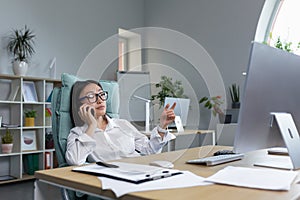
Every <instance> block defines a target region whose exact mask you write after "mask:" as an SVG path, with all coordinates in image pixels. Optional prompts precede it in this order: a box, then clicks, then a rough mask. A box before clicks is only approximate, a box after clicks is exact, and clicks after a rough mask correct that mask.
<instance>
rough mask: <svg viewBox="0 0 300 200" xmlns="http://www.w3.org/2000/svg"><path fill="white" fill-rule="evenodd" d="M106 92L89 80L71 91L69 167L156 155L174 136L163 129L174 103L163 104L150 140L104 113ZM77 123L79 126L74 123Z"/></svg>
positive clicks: (121, 120)
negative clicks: (71, 121)
mask: <svg viewBox="0 0 300 200" xmlns="http://www.w3.org/2000/svg"><path fill="white" fill-rule="evenodd" d="M108 95H109V94H108V93H107V92H106V91H103V89H102V86H101V85H100V84H99V83H98V82H96V81H92V80H88V81H78V82H76V83H75V84H74V86H73V88H72V112H73V119H74V121H75V122H76V123H75V126H76V127H74V128H73V129H72V130H71V131H70V134H69V136H68V142H67V152H66V160H67V162H68V164H70V165H81V164H83V163H85V162H86V161H88V162H97V161H108V160H116V159H121V158H126V157H133V156H140V155H148V154H154V153H160V152H161V150H162V148H163V146H164V145H165V144H166V143H167V142H168V141H169V140H171V139H172V138H174V137H175V136H174V135H173V134H171V133H169V132H168V131H167V130H166V128H167V126H168V125H169V124H170V123H171V122H173V121H174V119H175V114H174V108H175V106H176V104H175V103H174V104H173V105H172V106H171V107H170V105H167V106H166V107H165V108H164V110H163V112H162V114H161V117H160V124H159V125H158V126H157V127H155V128H154V129H153V130H152V132H151V136H150V139H148V137H147V136H145V135H144V134H142V133H140V132H139V131H138V130H137V129H136V128H135V127H134V126H133V125H132V124H130V123H129V122H128V121H127V120H124V119H113V118H110V117H109V116H108V115H107V114H106V100H107V97H108ZM78 122H79V123H78Z"/></svg>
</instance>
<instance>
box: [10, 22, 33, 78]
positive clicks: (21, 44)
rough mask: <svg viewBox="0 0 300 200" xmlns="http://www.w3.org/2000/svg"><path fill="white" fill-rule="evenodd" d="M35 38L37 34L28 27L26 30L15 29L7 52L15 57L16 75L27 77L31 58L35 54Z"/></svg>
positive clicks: (14, 69) (14, 68) (14, 67)
mask: <svg viewBox="0 0 300 200" xmlns="http://www.w3.org/2000/svg"><path fill="white" fill-rule="evenodd" d="M34 38H35V34H33V32H32V30H30V29H29V28H28V27H27V26H26V25H25V28H24V29H14V30H13V31H12V33H11V35H10V36H9V41H8V44H7V51H8V53H9V54H10V55H12V56H13V71H14V73H15V75H18V76H24V75H26V72H27V69H28V62H29V58H30V57H31V56H32V55H33V54H34V53H35V50H34Z"/></svg>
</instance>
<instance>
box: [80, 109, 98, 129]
mask: <svg viewBox="0 0 300 200" xmlns="http://www.w3.org/2000/svg"><path fill="white" fill-rule="evenodd" d="M79 116H80V118H81V119H82V121H84V123H86V124H87V125H88V127H89V129H93V130H95V128H96V127H97V119H96V116H95V108H94V107H93V106H90V105H87V104H83V105H82V106H80V108H79Z"/></svg>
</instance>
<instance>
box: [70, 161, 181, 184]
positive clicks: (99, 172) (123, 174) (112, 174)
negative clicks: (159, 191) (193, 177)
mask: <svg viewBox="0 0 300 200" xmlns="http://www.w3.org/2000/svg"><path fill="white" fill-rule="evenodd" d="M111 164H113V165H117V166H118V168H109V167H104V166H99V165H97V164H90V165H85V166H80V167H75V168H73V169H72V171H75V172H82V173H87V174H92V175H96V176H103V177H107V178H112V179H116V180H121V181H126V182H130V183H135V184H139V183H144V182H147V181H153V180H157V179H161V178H168V177H171V176H175V175H178V174H182V172H181V171H179V170H176V169H165V168H161V167H156V166H150V165H141V164H133V163H125V162H111Z"/></svg>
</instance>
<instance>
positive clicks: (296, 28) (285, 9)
mask: <svg viewBox="0 0 300 200" xmlns="http://www.w3.org/2000/svg"><path fill="white" fill-rule="evenodd" d="M299 19H300V12H299V0H282V1H281V4H280V6H279V9H278V12H277V15H276V16H275V18H274V20H273V24H272V27H271V32H270V37H269V40H268V43H269V44H270V45H271V46H276V43H278V38H279V39H280V42H281V43H282V45H283V48H284V45H290V46H288V47H287V48H289V49H290V50H291V51H292V52H293V53H296V54H300V50H299V48H298V46H299V42H300V24H299Z"/></svg>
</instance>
